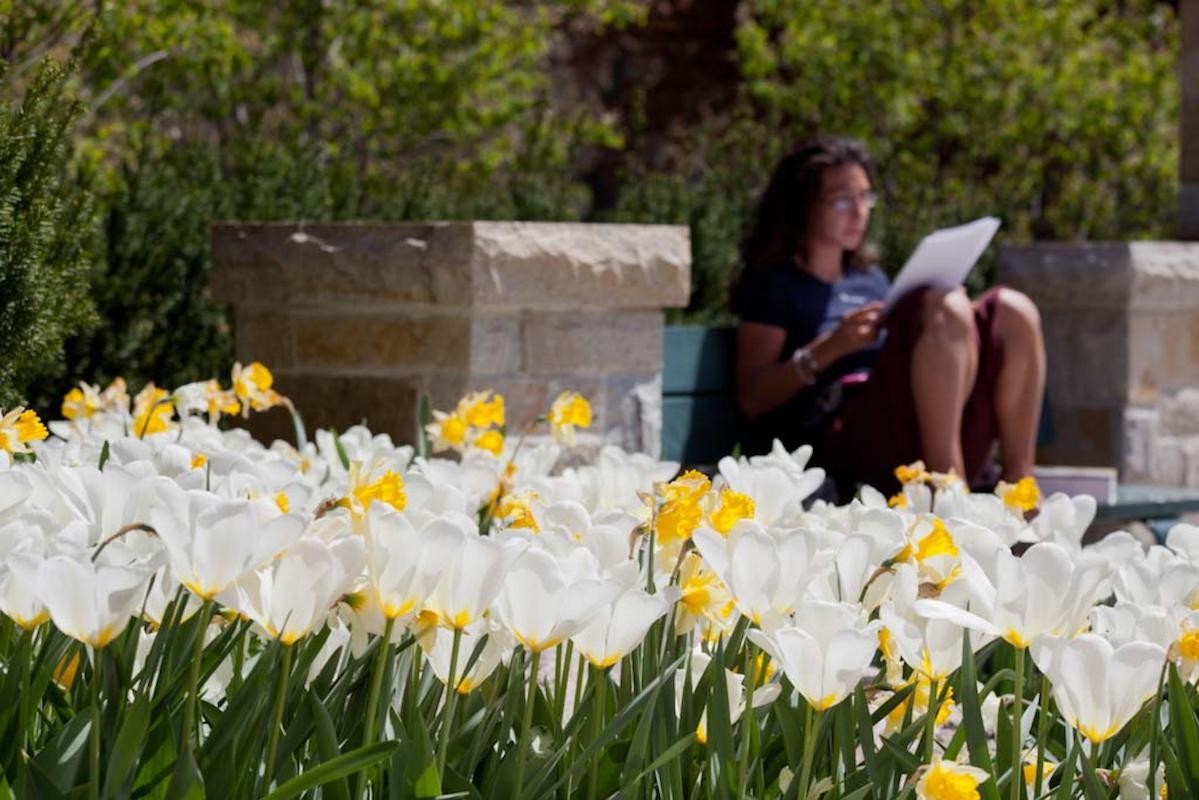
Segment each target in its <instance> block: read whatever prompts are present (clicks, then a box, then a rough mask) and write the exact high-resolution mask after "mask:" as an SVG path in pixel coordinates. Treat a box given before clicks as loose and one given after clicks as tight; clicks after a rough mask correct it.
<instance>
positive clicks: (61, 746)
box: [30, 714, 91, 793]
mask: <svg viewBox="0 0 1199 800" xmlns="http://www.w3.org/2000/svg"><path fill="white" fill-rule="evenodd" d="M90 731H91V718H90V715H88V714H79V715H77V716H75V717H74V718H73V719H72V720H71V721H70V722H68V723H67V724H66V725H64V726H63V728H62V730H60V731H59V732H58V733H57V734H56V735H55V737H54V738H53V739H51V740H50V742H49V743H48V744H47V745H46V746H45V747H43V748H42V749H41V750H39V751H38V754H37V755H36V756H35V757H34V758H33V759H32V761H31V762H30V763H31V764H33V765H34V766H35V767H37V769H39V770H41V772H42V773H43V774H45V775H47V776H49V778H50V780H51V781H52V782H53V784H54V786H55V787H56V788H57V789H58V791H60V792H63V793H65V792H67V791H69V790H70V789H71V787H73V786H74V785H75V781H76V780H77V779H78V777H79V767H80V765H81V764H82V763H83V759H84V756H86V755H87V740H88V734H89V732H90Z"/></svg>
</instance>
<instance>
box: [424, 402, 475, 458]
mask: <svg viewBox="0 0 1199 800" xmlns="http://www.w3.org/2000/svg"><path fill="white" fill-rule="evenodd" d="M425 432H426V433H427V434H428V435H429V438H430V439H431V440H432V441H431V442H430V446H431V447H432V448H433V452H440V451H442V450H459V451H460V450H462V449H464V447H465V446H466V437H467V435H468V434H469V433H470V426H468V425H467V424H466V420H464V419H463V418H462V416H461V415H460V414H459V413H458V412H457V411H455V412H454V413H452V414H447V413H445V412H444V411H434V412H433V421H432V422H430V423H429V424H428V425H426V426H425Z"/></svg>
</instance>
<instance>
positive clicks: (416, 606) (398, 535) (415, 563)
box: [363, 503, 468, 619]
mask: <svg viewBox="0 0 1199 800" xmlns="http://www.w3.org/2000/svg"><path fill="white" fill-rule="evenodd" d="M363 533H364V538H365V540H366V567H367V579H368V582H369V586H370V589H371V591H373V592H374V594H375V598H376V600H377V601H378V605H379V608H380V609H381V610H382V612H383V615H384V616H385V617H388V618H390V619H398V618H402V617H407V616H409V615H411V614H414V613H419V612H420V611H421V609H422V608H423V607H424V604H425V601H426V600H427V599H428V598H429V595H430V594H432V592H433V588H434V587H435V586H436V585H437V580H438V578H439V577H440V576H441V573H442V571H443V570H444V569H445V567H446V565H447V564H449V563H450V561H451V559H452V558H453V557H454V553H455V551H456V550H457V549H458V548H461V547H462V546H463V544H464V543H465V541H466V539H467V536H468V534H467V533H466V532H465V531H463V529H462V527H461V526H459V525H457V524H455V523H453V522H451V521H448V520H443V519H431V520H429V521H428V522H426V523H425V524H424V525H423V526H422V527H421V528H420V530H419V531H418V530H417V528H416V526H415V525H413V522H412V516H411V515H409V514H407V513H401V512H397V511H396V510H394V509H393V508H391V507H390V506H388V505H386V504H384V503H371V505H370V508H368V509H367V512H366V525H365V528H364V531H363Z"/></svg>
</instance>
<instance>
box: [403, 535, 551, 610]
mask: <svg viewBox="0 0 1199 800" xmlns="http://www.w3.org/2000/svg"><path fill="white" fill-rule="evenodd" d="M443 519H445V520H448V521H451V522H453V523H454V524H455V525H457V526H458V527H459V528H460V529H461V530H462V534H463V536H462V540H461V545H460V546H459V547H458V548H457V549H456V550H455V552H454V554H453V557H452V558H451V559H450V562H449V563H448V564H446V566H445V569H444V570H443V571H442V573H441V576H440V577H439V578H438V580H437V585H436V586H435V587H434V588H433V592H432V594H430V596H429V599H428V600H427V601H426V602H425V609H426V610H427V611H429V612H431V613H433V614H435V615H436V616H437V618H438V619H439V621H440V622H441V624H443V625H448V626H450V627H452V628H459V629H461V628H465V627H466V626H467V625H469V624H470V623H471V622H473V621H475V620H477V619H479V618H480V617H482V616H483V613H484V612H485V611H487V609H488V608H490V607H491V604H492V603H494V602H495V599H496V596H497V595H498V594H499V593H500V589H501V588H503V586H504V577H505V576H506V575H507V574H508V570H509V569H510V568H511V566H512V563H513V562H514V561H516V559H517V558H519V557H520V555H521V553H523V552H524V551H525V549H526V548H527V547H528V543H527V542H524V541H522V540H521V539H518V538H515V537H505V538H503V539H496V538H493V537H490V536H480V535H479V534H478V532H476V531H475V530H473V529H472V522H471V520H469V519H467V518H465V517H463V518H461V519H456V518H454V517H444V518H443Z"/></svg>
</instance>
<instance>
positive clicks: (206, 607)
mask: <svg viewBox="0 0 1199 800" xmlns="http://www.w3.org/2000/svg"><path fill="white" fill-rule="evenodd" d="M196 617H197V618H198V619H199V622H198V623H197V630H196V641H195V643H194V644H193V645H192V660H191V664H189V665H188V671H187V700H186V702H185V703H184V706H183V735H182V742H181V743H180V748H179V749H180V750H181V751H182V752H184V753H187V754H188V755H190V754H191V753H193V752H195V746H196V743H197V742H196V739H197V733H196V705H197V703H198V702H199V696H200V660H201V656H202V655H203V654H204V634H206V633H207V632H208V622H209V620H211V619H212V601H211V600H205V601H204V604H203V605H202V606H200V613H199V614H197V615H196Z"/></svg>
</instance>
